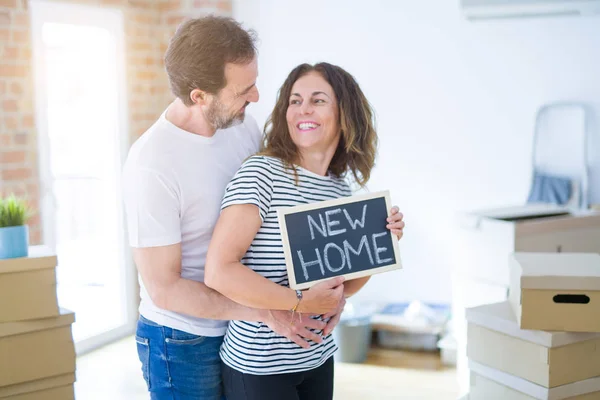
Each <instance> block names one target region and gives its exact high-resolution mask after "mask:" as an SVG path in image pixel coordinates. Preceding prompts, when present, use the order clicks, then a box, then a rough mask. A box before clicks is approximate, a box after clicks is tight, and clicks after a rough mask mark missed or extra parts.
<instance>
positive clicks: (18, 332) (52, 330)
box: [0, 247, 75, 400]
mask: <svg viewBox="0 0 600 400" xmlns="http://www.w3.org/2000/svg"><path fill="white" fill-rule="evenodd" d="M56 265H57V259H56V256H55V255H53V254H51V253H50V252H49V250H48V249H46V248H43V247H32V248H31V249H30V255H29V257H24V258H14V259H6V260H0V399H1V400H8V399H10V400H73V399H74V398H75V396H74V391H73V384H74V382H75V346H74V344H73V336H72V333H71V325H72V323H73V322H74V320H75V317H74V314H73V313H72V312H70V311H68V310H64V309H59V307H58V301H57V296H56Z"/></svg>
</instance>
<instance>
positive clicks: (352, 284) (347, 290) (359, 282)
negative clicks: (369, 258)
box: [344, 276, 371, 298]
mask: <svg viewBox="0 0 600 400" xmlns="http://www.w3.org/2000/svg"><path fill="white" fill-rule="evenodd" d="M369 279H371V277H370V276H366V277H364V278H356V279H352V280H350V281H346V282H345V283H344V297H345V298H348V297H350V296H353V295H355V294H356V293H357V292H358V291H359V290H360V289H362V287H363V286H365V285H366V284H367V282H368V281H369Z"/></svg>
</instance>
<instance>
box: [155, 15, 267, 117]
mask: <svg viewBox="0 0 600 400" xmlns="http://www.w3.org/2000/svg"><path fill="white" fill-rule="evenodd" d="M255 56H256V34H255V32H254V31H252V30H246V29H244V28H242V26H241V25H240V23H239V22H237V21H235V20H234V19H233V18H228V17H217V16H208V17H203V18H195V19H190V20H188V21H186V22H184V23H182V24H181V25H180V26H179V27H178V28H177V31H176V32H175V35H174V36H173V38H172V39H171V41H170V42H169V47H168V49H167V52H166V54H165V68H166V70H167V75H168V77H169V86H170V88H171V92H172V93H173V94H174V95H175V96H176V97H178V98H180V99H181V101H183V103H184V104H186V105H188V106H190V105H192V101H191V99H190V93H191V92H192V90H194V89H200V90H203V91H205V92H207V93H210V94H217V93H218V92H219V91H220V90H221V89H222V88H223V87H225V85H226V84H227V82H226V81H225V65H226V64H227V63H234V64H246V63H249V62H251V61H252V60H253V59H254V57H255Z"/></svg>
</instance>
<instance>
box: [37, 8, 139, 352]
mask: <svg viewBox="0 0 600 400" xmlns="http://www.w3.org/2000/svg"><path fill="white" fill-rule="evenodd" d="M30 9H31V18H32V21H31V22H32V25H31V27H32V40H33V54H34V70H35V88H34V89H35V96H36V99H35V100H36V120H37V126H38V135H39V139H38V140H39V153H40V179H41V197H42V198H41V207H42V210H41V212H42V222H43V232H44V243H45V244H47V245H50V246H52V247H53V248H54V249H55V251H56V253H57V255H58V267H57V280H58V289H57V291H58V298H59V303H60V306H61V307H64V308H67V309H70V310H72V311H75V315H76V322H75V324H74V325H73V337H74V340H75V344H76V348H77V351H78V353H80V354H81V353H82V352H86V351H88V350H91V349H93V348H95V347H98V346H99V345H102V344H105V343H107V342H110V341H112V340H115V339H116V338H118V337H121V336H124V335H127V334H129V333H131V332H133V328H134V326H135V318H136V315H137V314H136V310H135V298H136V297H135V292H136V291H135V273H134V271H133V266H132V264H131V262H130V260H131V257H130V255H129V254H128V247H127V246H126V243H125V236H124V218H123V210H122V203H121V194H120V179H121V178H120V172H121V166H122V161H123V159H124V156H125V153H126V148H127V146H128V130H127V122H126V121H127V110H126V99H125V93H126V91H125V72H124V59H123V58H124V51H123V47H124V46H123V40H124V34H123V15H122V13H121V11H120V10H116V9H110V8H100V7H89V6H82V5H77V4H64V3H57V2H55V1H51V2H47V1H43V0H31V1H30Z"/></svg>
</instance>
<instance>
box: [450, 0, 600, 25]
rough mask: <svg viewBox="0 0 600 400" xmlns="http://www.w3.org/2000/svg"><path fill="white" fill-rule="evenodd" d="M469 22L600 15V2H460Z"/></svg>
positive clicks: (537, 0)
mask: <svg viewBox="0 0 600 400" xmlns="http://www.w3.org/2000/svg"><path fill="white" fill-rule="evenodd" d="M460 2H461V3H460V4H461V10H462V13H463V15H464V16H465V18H467V19H468V20H472V21H476V20H489V19H511V18H538V17H564V16H584V15H600V0H460Z"/></svg>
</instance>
